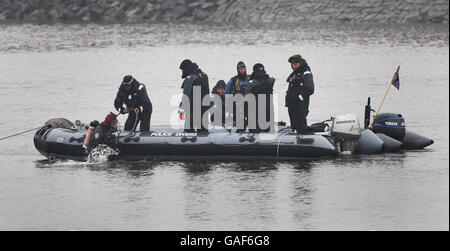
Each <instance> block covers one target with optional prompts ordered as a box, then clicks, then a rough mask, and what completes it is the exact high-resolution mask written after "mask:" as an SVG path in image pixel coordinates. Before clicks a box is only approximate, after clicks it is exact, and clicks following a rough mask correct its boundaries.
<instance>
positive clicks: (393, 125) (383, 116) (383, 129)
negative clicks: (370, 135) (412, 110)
mask: <svg viewBox="0 0 450 251" xmlns="http://www.w3.org/2000/svg"><path fill="white" fill-rule="evenodd" d="M372 131H373V132H374V133H382V134H385V135H387V136H389V137H391V138H393V139H396V140H400V141H401V140H402V139H403V138H404V137H405V131H406V128H405V119H404V118H403V116H402V115H401V114H397V113H380V114H379V115H378V116H377V117H376V119H375V123H374V125H373V128H372Z"/></svg>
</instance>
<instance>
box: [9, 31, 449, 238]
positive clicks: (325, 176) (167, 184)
mask: <svg viewBox="0 0 450 251" xmlns="http://www.w3.org/2000/svg"><path fill="white" fill-rule="evenodd" d="M305 26H306V25H305ZM296 53H300V54H302V55H303V56H304V57H305V58H306V59H307V60H308V62H309V64H310V65H311V67H312V71H313V73H314V77H315V81H316V94H315V95H314V96H313V97H312V101H311V106H310V110H311V112H310V115H309V121H310V123H311V122H319V121H322V120H325V119H328V118H329V117H330V116H332V115H337V114H342V113H355V114H357V115H358V116H359V117H360V119H361V120H362V118H363V112H364V105H365V103H366V100H367V97H368V96H371V97H372V102H373V104H374V106H377V105H378V104H380V102H381V99H382V97H383V95H384V93H385V91H386V89H387V87H388V84H389V82H390V80H391V78H392V75H393V74H394V72H395V70H396V67H397V65H401V66H402V68H401V72H400V78H401V89H400V91H397V90H395V89H393V90H392V91H391V92H390V93H389V96H388V98H387V101H386V103H385V105H384V106H383V111H385V112H398V113H402V114H403V115H404V117H405V119H406V123H407V128H408V129H409V130H412V131H415V132H417V133H420V134H422V135H425V136H427V137H430V138H432V139H434V140H435V144H434V145H432V146H431V147H429V148H428V149H427V150H424V151H411V152H403V153H398V154H385V155H379V156H353V157H352V156H344V157H341V158H337V159H329V160H315V161H297V162H276V161H274V162H240V161H234V160H230V161H229V162H212V161H208V162H200V161H198V162H123V161H119V162H96V163H81V162H75V161H67V162H57V163H53V164H49V163H46V162H45V161H42V160H44V159H45V158H44V157H43V156H41V155H40V154H39V153H38V152H37V151H36V150H35V148H34V145H33V141H32V133H29V134H25V135H21V136H18V137H15V138H12V139H8V140H4V141H0V230H449V167H448V165H449V115H448V113H449V29H448V26H442V27H440V26H437V27H436V26H429V27H428V26H423V27H412V26H411V27H389V26H367V27H366V26H352V27H348V26H343V25H341V26H338V25H336V26H317V25H316V26H311V27H309V26H306V27H300V26H292V27H290V26H276V25H273V26H268V27H258V28H255V27H245V26H244V27H231V26H224V27H221V26H204V25H202V26H196V25H179V26H175V25H126V26H120V25H109V26H101V25H53V26H34V25H0V104H1V106H0V114H1V116H0V137H3V136H7V135H10V134H13V133H15V132H19V131H24V130H26V129H30V128H34V127H37V126H40V125H41V124H43V123H44V122H45V121H46V120H48V119H50V118H55V117H65V118H68V119H70V120H76V119H79V120H81V121H86V122H88V121H91V120H93V119H98V120H100V119H102V118H103V117H104V116H105V114H107V113H108V112H109V111H113V110H114V108H113V99H114V97H115V94H116V91H117V88H118V86H119V84H120V81H121V78H122V77H123V75H125V74H132V75H134V76H135V77H136V78H137V79H138V80H139V81H141V82H144V83H145V84H146V85H147V87H148V91H149V96H150V98H151V100H152V102H153V104H154V113H153V116H152V124H153V125H167V124H169V123H170V121H171V120H173V119H175V120H176V114H174V111H175V110H176V108H175V106H173V105H171V103H170V100H171V99H172V97H173V96H174V95H176V94H178V93H180V86H181V73H180V71H179V70H178V66H179V64H180V62H181V61H182V60H183V59H185V58H191V59H193V60H194V61H195V62H197V63H198V64H199V65H200V67H201V68H202V69H203V70H204V71H205V72H206V73H208V75H209V77H210V86H211V88H212V86H213V85H214V84H215V83H216V81H217V80H219V79H229V78H230V77H232V76H233V75H234V74H235V71H236V70H235V69H236V68H235V67H236V63H237V62H238V61H239V60H244V61H245V62H246V63H247V65H248V66H250V67H249V68H251V66H252V65H253V64H254V63H258V62H261V63H264V64H265V66H266V69H267V71H268V73H269V74H270V75H272V76H273V77H275V78H276V80H277V81H276V84H275V85H276V87H275V92H276V93H277V94H279V95H280V96H279V100H280V102H279V108H278V111H279V114H278V117H279V118H278V119H279V120H283V121H289V119H288V115H287V110H286V109H285V108H284V107H283V104H282V101H283V98H284V95H283V94H284V92H285V91H286V89H287V84H286V81H285V80H286V78H287V76H288V75H289V73H290V68H289V67H290V66H289V64H288V63H287V59H288V57H289V56H291V55H292V54H296ZM120 122H121V124H123V123H124V122H125V120H124V118H120Z"/></svg>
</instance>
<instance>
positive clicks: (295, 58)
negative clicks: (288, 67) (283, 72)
mask: <svg viewBox="0 0 450 251" xmlns="http://www.w3.org/2000/svg"><path fill="white" fill-rule="evenodd" d="M288 61H289V63H291V64H296V63H301V62H302V56H300V55H298V54H296V55H294V56H292V57H290V58H289V60H288Z"/></svg>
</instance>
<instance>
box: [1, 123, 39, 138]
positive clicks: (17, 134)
mask: <svg viewBox="0 0 450 251" xmlns="http://www.w3.org/2000/svg"><path fill="white" fill-rule="evenodd" d="M42 127H44V126H39V127H36V128H33V129H30V130H26V131H23V132H19V133H16V134H13V135H10V136H7V137H4V138H0V141H1V140H5V139H9V138H12V137H16V136H19V135H22V134H25V133H27V132H31V131H35V130H38V129H41V128H42Z"/></svg>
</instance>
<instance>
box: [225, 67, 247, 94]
mask: <svg viewBox="0 0 450 251" xmlns="http://www.w3.org/2000/svg"><path fill="white" fill-rule="evenodd" d="M236 70H237V75H236V76H234V77H232V78H231V79H230V80H229V81H228V83H227V88H226V89H225V94H233V95H235V94H238V93H240V94H245V91H246V88H247V86H248V83H249V81H250V79H249V78H250V76H249V75H247V66H246V65H245V63H244V62H242V61H239V62H238V63H237V66H236Z"/></svg>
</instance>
